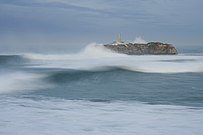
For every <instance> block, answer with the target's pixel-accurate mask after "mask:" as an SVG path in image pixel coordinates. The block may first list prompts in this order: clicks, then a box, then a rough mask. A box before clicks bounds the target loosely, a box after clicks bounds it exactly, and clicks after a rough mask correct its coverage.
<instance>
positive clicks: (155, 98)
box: [0, 45, 203, 135]
mask: <svg viewBox="0 0 203 135" xmlns="http://www.w3.org/2000/svg"><path fill="white" fill-rule="evenodd" d="M14 134H15V135H36V134H37V135H46V134H47V135H59V134H66V135H73V134H76V135H95V134H96V135H100V134H101V135H124V134H125V135H135V134H141V135H148V134H150V135H163V134H164V135H181V134H184V135H202V134H203V54H201V53H199V54H179V55H176V56H168V55H157V56H152V55H143V56H129V55H124V54H116V53H112V52H110V51H108V50H105V49H104V48H102V47H101V46H94V45H88V46H87V47H86V48H84V49H83V50H81V51H80V52H78V53H74V54H50V55H48V54H31V53H27V54H16V55H11V54H6V55H5V54H4V55H3V54H2V55H0V135H14Z"/></svg>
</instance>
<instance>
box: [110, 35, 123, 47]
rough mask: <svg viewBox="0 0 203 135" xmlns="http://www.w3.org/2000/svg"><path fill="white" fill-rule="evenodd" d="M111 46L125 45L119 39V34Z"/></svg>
mask: <svg viewBox="0 0 203 135" xmlns="http://www.w3.org/2000/svg"><path fill="white" fill-rule="evenodd" d="M112 44H113V45H123V44H125V43H124V42H123V41H122V39H121V34H120V33H119V34H118V38H117V40H116V41H114V42H113V43H112Z"/></svg>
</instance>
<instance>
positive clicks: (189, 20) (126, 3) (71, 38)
mask: <svg viewBox="0 0 203 135" xmlns="http://www.w3.org/2000/svg"><path fill="white" fill-rule="evenodd" d="M118 33H121V34H122V36H123V38H124V39H125V40H126V41H131V40H134V39H135V38H136V37H142V38H143V39H145V40H146V41H162V42H168V43H172V44H174V45H176V46H177V47H178V48H185V47H187V48H192V47H201V46H203V44H202V43H203V1H202V0H0V52H1V53H6V52H69V51H72V50H77V49H80V48H81V47H84V46H85V45H87V44H88V43H91V42H97V43H109V42H111V41H113V40H115V38H116V36H117V34H118Z"/></svg>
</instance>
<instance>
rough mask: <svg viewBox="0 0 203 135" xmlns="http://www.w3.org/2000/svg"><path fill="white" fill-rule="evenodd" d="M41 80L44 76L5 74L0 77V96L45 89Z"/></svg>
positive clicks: (21, 73)
mask: <svg viewBox="0 0 203 135" xmlns="http://www.w3.org/2000/svg"><path fill="white" fill-rule="evenodd" d="M41 78H43V75H38V74H33V73H25V72H19V71H17V72H5V73H1V76H0V82H1V87H0V94H9V93H15V92H20V91H30V90H35V89H41V88H45V84H44V83H43V85H41V84H42V81H41Z"/></svg>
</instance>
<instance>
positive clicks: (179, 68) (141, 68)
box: [24, 44, 203, 73]
mask: <svg viewBox="0 0 203 135" xmlns="http://www.w3.org/2000/svg"><path fill="white" fill-rule="evenodd" d="M24 57H26V58H29V59H32V60H35V62H37V63H38V64H37V66H32V67H35V68H39V67H40V68H65V69H79V70H95V69H100V70H101V69H102V68H104V69H106V68H107V67H118V68H123V69H127V70H131V71H138V72H147V73H184V72H202V71H203V56H191V55H173V56H169V55H157V56H153V55H142V56H137V55H134V56H132V55H131V56H130V55H125V54H117V53H113V52H111V51H109V50H107V49H106V48H104V47H103V46H101V45H95V44H90V45H88V46H87V47H86V48H84V49H83V50H82V51H80V52H79V53H76V54H65V55H42V54H26V55H24Z"/></svg>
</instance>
